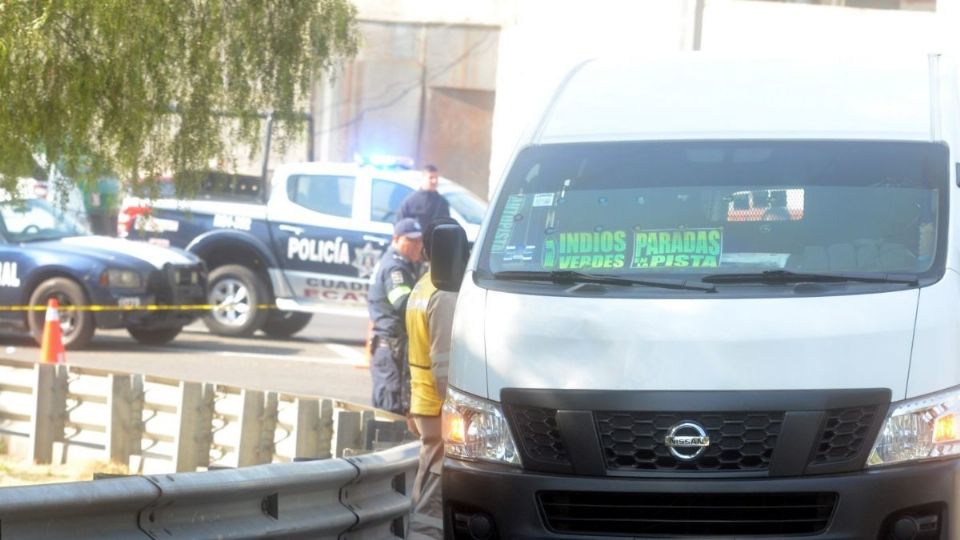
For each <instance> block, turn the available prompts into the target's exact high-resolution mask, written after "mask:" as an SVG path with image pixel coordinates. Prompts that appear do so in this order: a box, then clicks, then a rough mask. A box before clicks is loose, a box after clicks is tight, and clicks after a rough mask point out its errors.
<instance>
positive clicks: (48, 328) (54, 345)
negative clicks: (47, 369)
mask: <svg viewBox="0 0 960 540" xmlns="http://www.w3.org/2000/svg"><path fill="white" fill-rule="evenodd" d="M59 309H60V302H58V301H57V299H56V298H51V299H50V301H49V302H48V303H47V316H46V319H45V320H44V322H43V339H41V340H40V362H41V363H44V364H63V363H66V361H67V359H66V354H65V353H64V350H63V331H62V330H61V329H60V312H59Z"/></svg>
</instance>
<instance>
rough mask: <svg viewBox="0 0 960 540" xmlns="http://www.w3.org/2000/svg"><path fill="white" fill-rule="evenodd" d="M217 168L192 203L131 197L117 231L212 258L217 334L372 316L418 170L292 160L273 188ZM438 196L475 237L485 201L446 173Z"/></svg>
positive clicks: (211, 321)
mask: <svg viewBox="0 0 960 540" xmlns="http://www.w3.org/2000/svg"><path fill="white" fill-rule="evenodd" d="M218 174H220V175H221V177H213V179H211V180H209V181H207V182H205V183H204V189H201V193H200V195H199V196H198V198H196V199H193V200H189V201H178V200H175V199H158V200H154V201H152V202H151V201H147V200H145V199H143V198H130V199H128V200H125V201H124V202H123V204H122V205H121V225H120V227H121V228H120V229H119V230H118V234H119V235H120V236H125V237H128V238H135V239H141V240H146V241H148V242H153V243H159V244H161V245H169V246H175V247H179V248H184V249H186V250H187V251H189V252H191V253H194V254H196V255H198V256H199V257H201V258H202V259H203V260H204V261H205V262H206V264H207V267H208V268H209V270H210V287H209V296H208V301H209V303H210V304H214V305H218V306H222V307H218V308H217V309H215V310H213V311H212V312H211V313H209V314H208V315H207V316H206V317H205V319H204V320H205V322H206V325H207V327H208V328H209V329H210V330H211V331H213V332H214V333H216V334H220V335H227V336H242V335H249V334H252V333H253V332H256V331H257V330H263V331H264V332H265V333H267V334H268V335H271V336H275V337H288V336H291V335H293V334H295V333H296V332H299V331H300V330H301V329H303V328H304V327H305V326H306V325H307V324H308V323H309V322H310V319H311V316H312V314H314V313H325V314H337V315H353V316H362V317H366V316H367V311H366V298H367V289H368V288H369V279H370V276H371V274H372V273H373V271H374V268H375V267H376V265H377V262H378V261H379V260H380V256H381V255H382V254H383V252H384V250H385V249H386V248H387V247H388V245H389V243H390V237H391V235H392V232H393V222H394V221H395V219H396V211H397V209H398V208H399V206H400V203H401V202H402V201H403V199H404V197H406V196H407V194H409V193H411V192H412V191H414V190H416V189H417V187H418V186H419V184H420V182H421V175H420V173H419V172H416V171H410V170H404V169H398V168H394V167H384V166H380V167H377V166H371V165H365V164H359V163H293V164H286V165H281V166H279V167H278V168H277V169H276V171H275V172H274V174H273V179H272V182H271V183H270V186H269V194H266V191H267V190H264V189H255V186H256V185H257V178H256V177H245V176H232V177H231V176H230V175H222V173H218ZM218 178H219V179H218ZM439 192H440V193H441V194H442V195H443V196H444V197H446V198H447V199H448V200H449V201H450V206H451V214H452V216H453V217H454V218H455V219H456V220H457V221H458V222H459V223H461V224H462V225H463V227H464V228H465V229H467V231H468V234H472V235H473V236H475V235H476V231H477V229H478V228H479V224H480V222H481V220H482V218H483V214H484V212H485V210H486V203H484V202H483V201H482V200H481V199H479V198H478V197H476V196H475V195H473V194H472V193H470V192H469V191H467V190H466V189H465V188H463V187H462V186H459V185H457V184H455V183H454V182H452V181H450V180H448V179H441V181H440V186H439ZM262 195H267V196H266V200H265V201H264V197H263V196H262ZM123 216H126V217H123ZM268 305H269V306H274V305H275V306H276V307H277V308H279V309H274V310H269V309H265V307H266V306H268Z"/></svg>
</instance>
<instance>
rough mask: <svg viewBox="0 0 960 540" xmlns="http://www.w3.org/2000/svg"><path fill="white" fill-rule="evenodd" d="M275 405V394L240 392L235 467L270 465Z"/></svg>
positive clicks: (275, 413) (251, 391) (272, 451)
mask: <svg viewBox="0 0 960 540" xmlns="http://www.w3.org/2000/svg"><path fill="white" fill-rule="evenodd" d="M277 401H278V400H277V394H276V392H267V393H266V394H265V393H264V392H260V391H257V390H244V391H243V412H242V413H241V415H240V444H239V446H238V448H237V454H238V455H237V467H249V466H251V465H262V464H264V463H270V462H271V461H273V453H274V443H273V436H274V431H275V430H276V429H277Z"/></svg>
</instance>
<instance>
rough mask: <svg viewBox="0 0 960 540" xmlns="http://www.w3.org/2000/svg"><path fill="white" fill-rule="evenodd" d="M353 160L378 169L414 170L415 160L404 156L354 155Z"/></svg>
mask: <svg viewBox="0 0 960 540" xmlns="http://www.w3.org/2000/svg"><path fill="white" fill-rule="evenodd" d="M353 159H354V160H355V161H356V162H357V163H359V164H360V165H363V166H370V167H375V168H377V169H405V170H410V169H413V159H412V158H409V157H404V156H389V155H385V154H370V155H366V154H354V156H353Z"/></svg>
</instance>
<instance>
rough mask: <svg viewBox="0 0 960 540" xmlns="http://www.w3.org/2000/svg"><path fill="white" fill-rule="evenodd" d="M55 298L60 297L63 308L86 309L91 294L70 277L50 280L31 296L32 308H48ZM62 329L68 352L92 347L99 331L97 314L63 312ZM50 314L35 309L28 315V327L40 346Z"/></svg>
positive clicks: (38, 287) (64, 343) (61, 318)
mask: <svg viewBox="0 0 960 540" xmlns="http://www.w3.org/2000/svg"><path fill="white" fill-rule="evenodd" d="M51 298H56V299H57V301H58V302H59V303H60V306H61V307H69V306H85V305H87V304H88V302H87V295H86V294H85V293H84V291H83V287H81V286H80V284H79V283H77V282H76V281H73V280H71V279H67V278H53V279H48V280H46V281H44V282H43V283H41V284H40V285H38V286H37V288H36V289H34V290H33V293H32V294H31V295H30V306H31V307H32V308H36V307H38V306H45V305H47V303H48V302H49V301H50V299H51ZM59 315H60V330H61V332H62V333H63V346H64V347H65V348H67V349H82V348H84V347H86V346H87V345H89V344H90V340H92V339H93V334H94V332H96V329H97V328H96V322H95V321H94V319H93V313H91V312H89V311H69V310H61V311H60V313H59ZM46 317H47V314H46V312H45V311H43V310H32V311H30V312H29V314H28V315H27V326H28V328H29V329H30V333H31V334H33V339H35V340H36V341H37V343H41V341H42V340H43V323H44V321H45V320H46Z"/></svg>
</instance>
